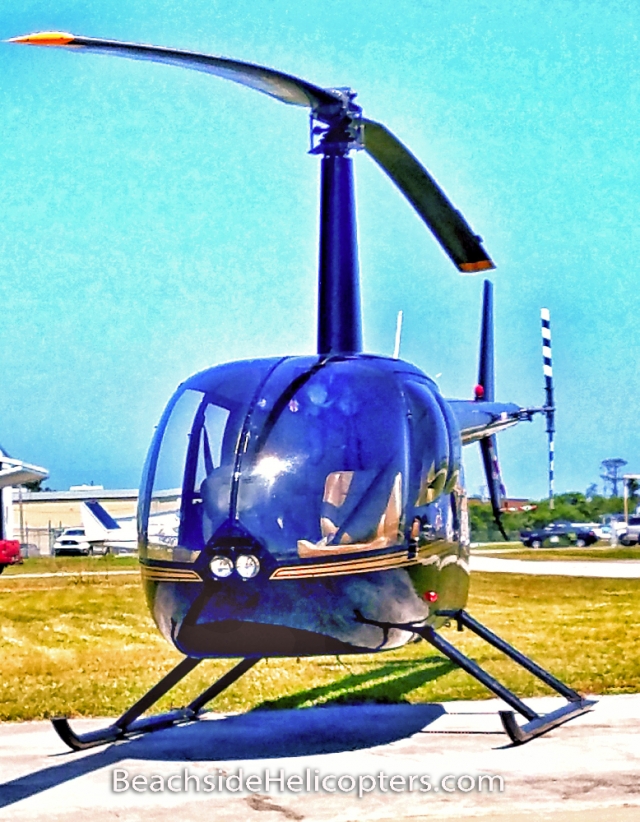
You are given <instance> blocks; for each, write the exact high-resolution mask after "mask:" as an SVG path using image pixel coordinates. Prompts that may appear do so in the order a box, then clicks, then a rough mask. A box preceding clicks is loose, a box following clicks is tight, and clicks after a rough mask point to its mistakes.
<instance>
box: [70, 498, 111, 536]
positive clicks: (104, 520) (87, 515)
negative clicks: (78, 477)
mask: <svg viewBox="0 0 640 822" xmlns="http://www.w3.org/2000/svg"><path fill="white" fill-rule="evenodd" d="M80 514H81V516H82V524H83V526H84V532H85V535H86V538H87V541H88V542H104V541H105V540H107V539H108V538H109V536H111V533H110V532H112V531H114V530H117V529H119V528H120V526H119V525H118V523H117V522H116V521H115V519H114V518H113V517H112V516H111V514H109V513H108V512H107V511H105V509H104V508H103V507H102V505H100V503H99V502H98V501H97V500H90V501H89V502H82V503H80Z"/></svg>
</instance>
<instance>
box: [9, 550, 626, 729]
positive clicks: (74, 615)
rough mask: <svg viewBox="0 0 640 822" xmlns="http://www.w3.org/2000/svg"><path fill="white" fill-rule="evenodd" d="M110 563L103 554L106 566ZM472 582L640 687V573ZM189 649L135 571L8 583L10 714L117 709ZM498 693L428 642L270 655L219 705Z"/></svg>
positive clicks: (482, 595)
mask: <svg viewBox="0 0 640 822" xmlns="http://www.w3.org/2000/svg"><path fill="white" fill-rule="evenodd" d="M118 562H120V560H118ZM99 563H100V560H92V561H90V564H91V567H92V568H93V567H96V566H99ZM105 564H106V563H105ZM118 567H120V566H118ZM471 591H472V593H471V599H470V602H469V610H470V612H471V613H472V614H474V615H475V616H476V617H477V618H479V619H480V620H481V621H483V622H484V623H486V624H487V625H488V626H489V627H490V628H492V629H493V630H495V631H497V632H498V633H499V634H501V635H502V636H504V637H505V638H506V639H507V640H508V641H509V642H512V643H513V644H514V645H515V646H516V647H517V648H519V649H520V650H522V651H524V652H525V653H527V654H530V655H531V656H532V657H533V658H534V659H535V660H537V661H540V662H541V663H543V664H544V665H545V666H546V667H548V668H549V669H550V670H551V671H552V672H553V673H555V674H556V675H558V676H560V678H562V679H563V680H565V681H566V682H567V683H568V684H570V685H572V686H573V687H575V688H577V689H578V690H580V691H584V692H590V693H627V692H636V691H640V660H639V653H638V648H640V625H639V624H638V620H637V602H638V600H639V597H640V580H595V579H580V578H573V579H563V578H561V577H526V576H518V575H511V574H474V576H473V579H472V588H471ZM444 634H445V636H447V637H448V638H449V639H450V640H451V641H453V642H454V643H455V644H457V645H459V646H460V647H461V648H462V649H463V650H465V651H466V652H467V653H468V654H470V655H471V656H472V657H473V658H474V659H476V660H478V661H479V662H480V663H481V664H483V665H486V667H487V668H488V670H490V671H491V672H492V673H493V674H494V675H496V676H498V677H499V678H501V679H502V680H503V681H504V682H505V683H506V684H507V685H508V686H509V687H512V688H514V689H515V690H516V691H517V692H518V693H519V694H521V695H523V696H531V695H534V694H542V693H547V692H548V691H547V690H546V689H545V687H544V686H543V685H541V684H538V683H537V681H536V680H534V679H532V678H531V677H530V676H529V675H527V674H526V673H524V672H522V671H520V670H519V669H518V668H516V666H514V665H513V663H510V662H509V661H508V660H505V659H504V657H502V655H501V654H499V653H498V652H497V651H494V650H493V649H491V648H489V647H487V646H485V645H483V644H482V643H481V642H480V641H479V640H477V639H476V638H475V637H474V636H473V635H471V634H469V632H467V631H465V632H464V633H462V634H460V633H458V632H457V631H455V629H454V628H449V629H445V630H444ZM179 658H180V657H179V655H178V653H177V652H176V651H175V649H173V648H172V647H171V646H169V645H168V644H167V643H166V642H165V641H164V640H163V639H162V638H161V637H160V636H159V634H158V632H157V630H156V628H155V626H154V624H153V622H152V620H151V618H150V616H149V614H148V611H147V608H146V604H145V601H144V596H143V593H142V590H141V588H140V585H139V583H138V581H137V579H136V578H135V577H134V576H132V577H122V576H120V577H106V576H105V577H102V576H100V577H93V576H92V577H87V576H83V575H82V574H81V573H78V575H74V576H72V577H59V578H57V579H52V578H47V579H38V580H34V579H24V580H20V579H14V580H10V581H8V584H7V581H2V582H0V659H1V660H2V662H1V663H0V674H1V676H0V719H4V720H24V719H41V718H45V717H50V716H55V715H57V714H67V715H70V716H107V715H108V716H114V715H117V714H119V713H121V712H122V711H124V710H125V709H126V708H127V707H129V706H130V705H131V703H132V702H134V701H135V700H136V699H137V698H138V697H139V696H141V695H142V693H144V692H145V691H146V690H147V689H148V688H149V687H150V686H151V685H153V684H154V683H155V682H156V681H157V680H158V679H159V678H160V677H161V676H162V675H163V674H164V673H165V672H166V671H167V670H169V668H171V667H172V666H173V665H174V664H175V663H176V662H177V661H178V660H179ZM231 664H232V663H230V662H229V661H225V660H206V661H204V662H203V663H202V664H201V665H200V666H199V667H198V668H197V669H196V670H195V671H194V672H193V673H192V674H191V675H190V677H188V678H187V679H186V680H185V681H184V682H183V683H181V685H180V686H178V687H177V688H176V689H175V690H174V691H173V692H172V693H171V694H170V695H169V696H167V697H165V699H164V700H163V702H162V703H160V705H159V706H158V709H167V708H168V707H170V706H172V705H180V704H184V703H185V702H186V701H187V700H188V699H189V698H190V697H192V696H193V695H194V694H195V693H196V692H197V691H198V689H202V688H204V687H206V686H207V685H208V684H209V683H210V682H211V681H212V680H213V679H214V678H215V677H217V676H219V675H220V674H221V673H222V672H223V671H224V670H226V669H228V668H229V667H230V665H231ZM487 696H489V694H488V693H487V691H486V690H485V689H484V688H483V687H482V686H481V685H480V684H479V683H476V682H475V681H474V680H473V679H471V678H470V677H469V676H468V675H467V674H465V673H464V672H463V671H460V670H459V669H456V668H454V667H453V666H452V665H451V664H450V663H449V662H448V661H447V660H446V659H444V658H443V657H441V656H440V655H438V654H437V653H436V652H435V651H434V650H433V649H432V648H431V647H430V646H428V645H427V644H425V643H419V644H411V645H408V646H406V647H404V648H402V649H399V650H397V651H392V652H388V653H382V654H370V655H366V656H347V657H341V658H339V659H338V658H336V657H320V658H313V659H301V660H299V661H298V660H295V659H292V660H280V659H271V660H264V661H262V662H260V663H258V665H257V666H256V668H255V669H253V670H252V671H251V672H249V674H247V675H246V676H245V677H244V678H243V679H241V680H240V681H239V682H238V683H236V684H235V685H234V686H233V687H232V688H230V689H229V690H228V691H226V692H225V693H224V694H222V695H221V696H220V697H219V698H218V699H217V700H216V702H215V703H214V706H215V708H216V709H217V710H223V711H246V710H250V709H252V708H257V707H263V708H267V707H269V708H284V707H295V706H300V707H302V706H306V705H313V704H327V703H330V702H336V701H338V702H339V701H363V700H374V701H382V702H389V701H391V702H396V701H403V700H408V701H410V702H426V701H434V700H450V699H475V698H485V697H487Z"/></svg>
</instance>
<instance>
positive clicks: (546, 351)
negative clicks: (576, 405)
mask: <svg viewBox="0 0 640 822" xmlns="http://www.w3.org/2000/svg"><path fill="white" fill-rule="evenodd" d="M540 320H541V323H542V370H543V372H544V388H545V391H546V394H547V397H546V404H545V408H544V412H545V415H546V417H547V436H548V438H549V508H550V509H551V510H553V493H554V477H553V462H554V457H555V452H554V442H553V434H554V431H555V424H554V423H555V419H554V415H555V410H556V409H555V406H554V403H553V365H552V363H551V325H550V318H549V309H548V308H541V309H540Z"/></svg>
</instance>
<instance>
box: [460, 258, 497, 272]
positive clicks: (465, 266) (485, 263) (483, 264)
mask: <svg viewBox="0 0 640 822" xmlns="http://www.w3.org/2000/svg"><path fill="white" fill-rule="evenodd" d="M458 268H459V270H460V271H461V272H462V273H463V274H478V273H479V272H480V271H490V270H491V269H492V268H495V264H494V263H493V262H492V261H491V260H479V261H478V262H476V263H460V265H459V266H458Z"/></svg>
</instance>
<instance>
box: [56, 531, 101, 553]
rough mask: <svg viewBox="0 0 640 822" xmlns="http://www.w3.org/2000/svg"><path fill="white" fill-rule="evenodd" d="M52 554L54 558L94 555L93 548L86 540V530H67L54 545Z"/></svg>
mask: <svg viewBox="0 0 640 822" xmlns="http://www.w3.org/2000/svg"><path fill="white" fill-rule="evenodd" d="M51 553H52V554H53V556H54V557H59V556H61V555H62V554H79V555H81V556H89V555H90V554H93V548H92V547H91V544H90V543H89V542H87V540H86V538H85V532H84V528H65V530H64V531H63V532H62V533H61V534H60V536H59V537H58V539H57V540H56V541H55V542H54V543H53V548H52V549H51Z"/></svg>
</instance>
